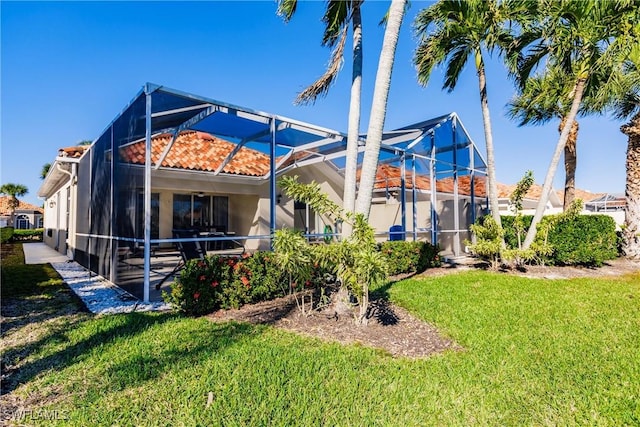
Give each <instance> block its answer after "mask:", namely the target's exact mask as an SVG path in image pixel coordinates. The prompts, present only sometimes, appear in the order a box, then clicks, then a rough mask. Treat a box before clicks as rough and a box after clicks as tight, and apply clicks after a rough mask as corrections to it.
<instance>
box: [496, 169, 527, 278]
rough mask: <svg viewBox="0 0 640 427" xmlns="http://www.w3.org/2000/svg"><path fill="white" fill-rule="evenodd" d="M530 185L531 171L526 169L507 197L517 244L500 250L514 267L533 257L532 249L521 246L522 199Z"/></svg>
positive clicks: (522, 223) (522, 228) (522, 233)
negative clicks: (512, 216)
mask: <svg viewBox="0 0 640 427" xmlns="http://www.w3.org/2000/svg"><path fill="white" fill-rule="evenodd" d="M532 185H533V172H532V171H527V172H526V173H525V174H524V177H522V179H521V180H520V181H519V182H518V184H517V185H516V188H515V190H513V193H511V196H510V197H509V201H510V202H511V205H510V207H509V208H510V209H511V210H512V212H513V215H514V218H513V224H512V228H513V231H514V232H515V234H516V239H517V241H518V246H517V247H516V248H505V249H504V250H503V251H502V257H503V258H504V259H505V260H507V261H514V262H515V264H516V267H522V266H523V265H524V263H525V262H527V261H530V260H532V259H533V258H534V257H535V252H534V251H533V249H523V248H522V237H523V235H524V233H525V232H526V228H525V224H524V218H523V216H522V201H523V200H524V196H525V195H526V194H527V192H528V191H529V189H530V188H531V186H532Z"/></svg>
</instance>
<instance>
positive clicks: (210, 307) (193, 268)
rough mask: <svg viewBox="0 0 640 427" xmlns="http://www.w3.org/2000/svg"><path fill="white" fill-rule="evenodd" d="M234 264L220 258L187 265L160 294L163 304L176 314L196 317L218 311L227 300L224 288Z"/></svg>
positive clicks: (227, 259)
mask: <svg viewBox="0 0 640 427" xmlns="http://www.w3.org/2000/svg"><path fill="white" fill-rule="evenodd" d="M235 262H236V261H235V260H234V259H232V258H225V257H219V256H212V257H206V258H205V259H204V260H191V261H189V262H187V264H186V266H185V267H184V269H182V272H181V273H180V276H179V277H178V278H177V279H176V281H175V282H174V284H173V286H172V291H171V294H168V293H167V292H163V294H162V296H163V298H164V300H165V301H167V302H168V303H169V304H171V305H172V306H173V307H174V308H175V309H177V310H178V311H180V312H182V313H184V314H187V315H191V316H197V315H202V314H207V313H211V312H212V311H214V310H217V309H218V308H220V307H221V306H222V305H223V303H225V302H226V301H227V300H228V299H229V297H228V296H227V295H225V293H226V292H225V290H224V288H228V287H229V283H230V282H232V274H233V267H234V265H235Z"/></svg>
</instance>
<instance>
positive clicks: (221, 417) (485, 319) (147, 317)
mask: <svg viewBox="0 0 640 427" xmlns="http://www.w3.org/2000/svg"><path fill="white" fill-rule="evenodd" d="M4 268H5V267H4V264H3V269H4ZM3 286H4V282H3ZM41 289H43V288H42V287H39V288H38V287H36V288H34V292H38V291H39V290H41ZM386 292H388V294H389V296H390V298H391V299H392V300H394V301H395V302H397V303H399V304H401V305H403V306H405V307H407V308H409V309H410V310H411V311H412V312H413V313H415V314H416V315H417V316H419V317H421V318H423V319H425V320H428V321H429V322H432V323H433V324H435V325H437V326H438V327H439V328H440V329H441V330H442V331H443V332H444V333H445V334H447V335H448V336H450V337H451V338H453V339H454V340H456V342H457V343H459V344H460V345H462V346H463V347H464V350H463V351H451V352H447V353H444V354H440V355H436V356H433V357H431V358H428V359H424V360H408V359H394V358H391V357H390V356H388V355H387V354H385V353H383V352H381V351H377V350H373V349H369V348H364V347H359V346H348V347H344V346H341V345H338V344H328V343H323V342H321V341H318V340H315V339H310V338H303V337H300V336H297V335H294V334H292V333H288V332H284V331H281V330H278V329H275V328H272V327H268V326H251V325H247V324H240V323H224V324H215V323H212V322H209V321H208V320H206V319H194V318H182V317H179V316H176V315H173V314H166V313H165V314H142V313H134V314H127V315H112V316H103V317H96V316H91V315H88V314H80V315H78V314H75V315H72V316H68V317H69V319H67V321H66V323H65V327H64V328H51V329H49V330H46V331H44V332H42V333H41V334H40V335H39V337H38V339H36V340H32V341H30V342H28V343H27V344H14V345H9V346H7V347H6V350H5V351H6V352H7V353H8V355H9V356H10V358H11V359H13V360H12V363H15V364H16V365H17V366H19V368H20V369H19V371H18V372H17V373H15V380H16V381H15V383H16V384H19V385H18V386H17V387H16V388H15V390H13V392H12V393H11V396H13V397H14V398H16V399H18V400H20V401H21V402H27V403H30V404H31V405H32V407H31V409H33V410H42V409H46V410H48V411H57V412H56V413H57V414H59V415H60V416H61V417H64V418H65V419H64V420H58V421H55V420H54V421H53V422H52V421H51V420H47V421H46V423H45V422H42V423H43V424H47V425H49V424H52V423H53V424H56V422H57V423H58V425H69V424H71V425H140V426H145V425H149V426H151V425H153V426H155V425H172V426H173V425H230V426H234V425H267V424H268V425H469V424H479V425H578V424H588V425H634V424H635V425H637V424H639V423H640V406H639V403H638V402H640V363H638V356H637V355H638V354H640V275H638V274H636V275H634V276H626V277H621V278H615V279H606V280H604V279H603V280H587V279H579V280H564V281H552V280H537V279H526V278H519V277H512V276H507V275H499V274H493V273H487V272H470V273H464V274H456V275H452V276H447V277H438V278H431V279H420V280H406V281H403V282H399V283H396V284H394V285H393V286H391V287H390V288H389V289H387V290H386ZM31 297H33V295H32V296H31ZM74 316H75V317H74ZM25 327H26V326H25ZM20 333H21V328H14V329H13V330H12V331H11V332H10V333H9V335H10V336H9V338H11V336H12V335H15V334H20ZM5 338H7V337H6V336H3V340H5ZM16 342H17V341H16ZM24 347H28V351H25V348H24ZM210 393H211V395H212V397H213V398H212V400H211V402H210V403H209V404H207V401H208V397H209V394H210ZM6 397H7V396H3V398H6ZM51 413H53V412H49V414H51ZM31 422H32V423H35V424H37V423H38V422H39V421H38V420H31Z"/></svg>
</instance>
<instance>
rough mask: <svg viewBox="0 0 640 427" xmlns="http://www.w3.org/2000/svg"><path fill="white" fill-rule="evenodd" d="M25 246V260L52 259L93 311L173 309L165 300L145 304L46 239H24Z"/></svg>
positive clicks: (35, 261) (32, 262) (42, 262)
mask: <svg viewBox="0 0 640 427" xmlns="http://www.w3.org/2000/svg"><path fill="white" fill-rule="evenodd" d="M22 248H23V250H24V257H25V263H27V264H47V263H50V264H51V266H53V268H54V269H55V270H56V271H57V272H58V274H60V276H61V277H62V280H64V281H65V283H66V284H67V285H68V286H69V287H70V288H71V290H73V292H75V293H76V295H78V296H79V297H80V299H82V301H83V302H84V304H85V305H86V306H87V308H88V309H89V311H91V312H92V313H96V314H114V313H131V312H134V311H164V310H169V309H170V307H169V306H168V305H167V304H165V303H164V302H152V303H149V304H144V303H143V302H142V301H140V300H139V299H138V298H136V297H135V296H133V295H131V294H130V293H129V292H127V291H125V290H124V289H121V288H119V287H118V286H115V285H114V284H112V283H111V282H109V281H108V280H106V279H105V278H104V277H102V276H98V275H96V274H95V273H92V272H90V271H89V270H87V269H86V268H84V267H83V266H81V265H80V264H78V263H77V262H75V261H71V260H70V259H68V258H67V257H66V256H65V255H62V254H60V253H59V252H56V251H55V250H53V249H52V248H50V247H49V246H47V245H45V244H44V243H25V244H23V245H22Z"/></svg>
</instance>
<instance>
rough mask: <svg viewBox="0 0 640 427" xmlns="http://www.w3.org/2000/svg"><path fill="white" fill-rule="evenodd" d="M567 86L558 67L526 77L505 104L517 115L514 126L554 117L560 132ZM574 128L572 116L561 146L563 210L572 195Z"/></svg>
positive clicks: (563, 117) (565, 208) (577, 127)
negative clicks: (562, 151)
mask: <svg viewBox="0 0 640 427" xmlns="http://www.w3.org/2000/svg"><path fill="white" fill-rule="evenodd" d="M567 83H569V84H567ZM570 90H571V86H570V82H567V79H566V76H565V75H564V74H563V73H562V72H559V70H555V71H551V72H550V73H549V74H548V75H547V76H535V77H532V78H529V79H528V80H527V82H526V86H525V88H524V89H523V90H522V91H521V93H520V94H519V95H518V96H517V97H515V98H514V99H513V100H512V101H511V102H510V103H509V104H508V105H507V108H508V111H507V114H508V115H509V116H510V117H511V118H513V119H519V121H520V122H519V123H518V126H524V125H526V124H529V123H531V124H534V125H540V124H544V123H547V122H548V121H549V120H551V119H554V118H557V119H559V120H560V125H559V126H558V132H559V133H562V129H564V126H565V124H566V122H567V114H568V112H569V106H570V102H568V101H569V95H570V93H569V92H570ZM578 130H579V125H578V121H577V120H574V122H573V125H572V126H571V131H570V132H569V138H568V139H567V144H566V145H565V147H564V166H565V184H564V203H563V206H564V210H565V211H566V210H567V209H568V208H569V206H570V205H571V203H573V201H574V199H575V188H576V185H575V182H576V181H575V175H576V166H577V143H578Z"/></svg>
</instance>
